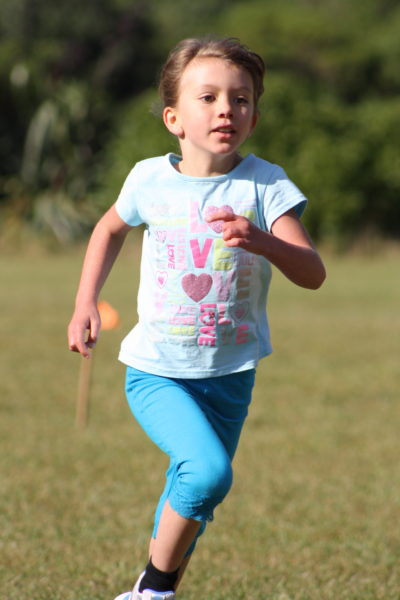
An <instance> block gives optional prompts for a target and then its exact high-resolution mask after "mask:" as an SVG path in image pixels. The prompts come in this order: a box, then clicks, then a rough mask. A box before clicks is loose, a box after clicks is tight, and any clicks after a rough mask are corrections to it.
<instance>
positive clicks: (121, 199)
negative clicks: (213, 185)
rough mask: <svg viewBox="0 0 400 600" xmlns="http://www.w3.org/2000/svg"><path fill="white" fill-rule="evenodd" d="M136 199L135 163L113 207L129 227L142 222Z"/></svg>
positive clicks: (136, 177)
mask: <svg viewBox="0 0 400 600" xmlns="http://www.w3.org/2000/svg"><path fill="white" fill-rule="evenodd" d="M138 200H139V185H138V167H137V165H136V166H135V167H134V168H133V169H132V171H131V172H130V173H129V175H128V177H127V178H126V179H125V182H124V184H123V186H122V189H121V191H120V193H119V196H118V198H117V201H116V203H115V208H116V211H117V213H118V215H119V216H120V217H121V219H122V220H123V221H125V223H127V224H128V225H130V226H131V227H134V226H135V225H140V224H141V223H143V220H142V218H141V216H140V214H139V207H138Z"/></svg>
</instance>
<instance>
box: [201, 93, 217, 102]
mask: <svg viewBox="0 0 400 600" xmlns="http://www.w3.org/2000/svg"><path fill="white" fill-rule="evenodd" d="M201 99H202V101H203V102H206V103H207V104H210V102H212V101H213V100H214V96H213V95H212V94H205V95H204V96H202V97H201Z"/></svg>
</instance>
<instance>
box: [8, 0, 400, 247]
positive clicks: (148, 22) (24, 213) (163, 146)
mask: <svg viewBox="0 0 400 600" xmlns="http://www.w3.org/2000/svg"><path fill="white" fill-rule="evenodd" d="M399 29H400V7H399V6H398V4H397V3H396V2H394V1H392V0H363V1H361V0H358V1H357V2H352V3H350V2H346V1H345V0H324V1H322V0H301V1H299V2H295V3H293V2H291V1H290V0H279V1H278V0H248V1H247V0H246V2H245V1H243V0H235V1H228V0H218V1H215V0H213V1H211V0H207V1H205V0H203V1H202V2H200V1H199V0H198V1H195V2H192V3H189V4H188V3H187V2H186V1H185V0H175V1H174V2H172V1H170V0H168V1H165V0H154V2H151V3H147V4H146V3H142V2H141V1H139V0H136V1H134V2H132V1H129V0H100V1H98V0H89V1H88V2H86V3H85V10H84V11H83V10H81V3H80V2H78V0H71V1H68V2H67V0H62V1H61V2H57V3H54V2H52V0H35V1H33V0H3V2H2V3H1V6H0V33H1V38H0V89H1V94H0V111H1V114H2V117H3V118H2V120H1V122H0V163H1V165H2V167H1V174H0V185H1V191H0V208H1V207H2V206H3V207H4V206H6V205H7V206H10V205H14V206H18V207H19V209H18V210H19V213H18V214H20V216H21V218H24V219H27V220H28V221H30V222H32V218H33V215H34V214H35V212H36V213H37V211H35V209H34V204H35V202H36V201H41V200H40V199H41V198H42V197H43V196H44V197H45V198H48V197H51V196H52V195H53V196H54V197H55V198H56V197H58V198H59V197H61V196H62V197H63V198H64V200H63V202H62V203H61V204H62V205H63V206H66V204H65V203H68V202H69V203H70V204H71V205H74V206H75V208H77V209H78V213H79V212H84V211H85V206H87V204H88V202H90V204H94V205H95V206H96V207H97V209H101V210H103V209H104V208H105V207H106V206H108V205H109V204H110V202H112V201H113V200H114V199H115V196H116V194H117V193H118V191H119V188H120V185H121V184H122V182H123V180H124V179H125V177H126V175H127V174H128V172H129V170H130V168H131V167H132V165H133V163H134V162H135V161H136V160H138V159H140V158H145V157H147V156H152V155H158V154H162V153H164V152H166V151H170V150H174V149H175V148H176V144H175V142H174V140H172V138H170V136H169V135H168V134H167V133H166V132H165V131H164V127H163V125H162V123H161V122H160V121H159V120H158V119H157V118H156V117H154V116H153V115H152V114H151V112H150V111H151V105H152V104H153V102H154V94H153V92H152V91H151V90H154V88H155V83H156V79H157V73H158V70H159V68H160V65H161V63H162V61H163V60H164V59H165V56H166V53H167V52H168V50H169V49H170V47H171V46H172V45H174V44H175V43H176V42H177V41H178V40H180V39H182V38H183V37H189V36H195V35H203V34H209V33H213V34H217V35H230V36H237V37H239V38H240V39H241V40H242V41H243V42H244V43H246V44H248V45H249V46H250V47H251V48H253V49H254V50H256V51H257V52H259V53H260V54H261V55H262V56H263V58H264V59H265V61H266V64H267V77H266V93H265V96H264V98H263V100H262V103H261V107H260V108H261V118H260V122H259V124H258V126H257V129H256V131H255V133H254V135H253V137H252V139H251V140H250V141H249V142H248V144H247V146H246V147H245V148H244V151H253V152H255V153H256V154H258V155H260V156H262V157H263V158H266V159H268V160H270V161H272V162H278V163H280V164H282V166H284V167H285V169H286V170H287V172H288V174H289V176H291V177H292V178H293V179H294V181H295V182H296V183H297V184H298V185H299V187H300V188H301V189H302V190H303V191H304V192H305V193H306V195H308V196H309V197H310V200H311V202H310V206H309V209H308V210H307V212H306V216H305V219H306V222H307V225H308V227H309V228H310V230H311V232H312V234H313V235H314V236H315V237H317V238H320V239H324V238H327V237H328V238H333V239H336V240H341V241H345V240H346V239H349V237H353V236H354V235H360V234H362V233H363V232H364V231H367V230H373V231H375V232H377V233H378V234H380V235H389V236H392V237H399V236H400V225H399V223H400V201H399V196H400V181H399V179H400V176H399V173H400V169H399V166H400V165H399V155H398V147H397V146H398V139H399V133H400V132H399V123H400V121H399V113H400V100H399V97H400V96H399V91H400V71H399V69H398V64H399V60H400V37H399V35H398V31H399ZM16 199H18V201H16ZM21 207H22V208H21ZM70 209H71V210H70ZM70 209H68V210H67V211H66V212H67V213H68V214H69V215H71V214H72V212H73V210H72V208H71V207H70ZM39 212H40V211H39ZM66 218H67V217H66ZM68 218H69V217H68ZM71 231H75V232H78V231H86V228H85V227H83V228H79V227H78V228H76V227H75V226H72V227H71ZM0 234H1V231H0ZM74 235H75V234H74Z"/></svg>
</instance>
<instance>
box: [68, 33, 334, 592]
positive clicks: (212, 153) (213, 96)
mask: <svg viewBox="0 0 400 600" xmlns="http://www.w3.org/2000/svg"><path fill="white" fill-rule="evenodd" d="M263 76H264V64H263V61H262V59H261V58H260V57H259V56H258V55H257V54H255V53H254V52H251V51H250V50H249V49H248V48H246V47H245V46H243V45H241V44H240V43H239V41H238V40H236V39H232V38H227V39H220V40H209V39H207V40H196V39H189V40H184V41H183V42H181V43H180V44H178V46H177V47H176V48H175V49H174V50H173V51H172V52H171V54H170V56H169V58H168V60H167V62H166V64H165V66H164V68H163V71H162V74H161V83H160V93H161V98H162V100H163V104H164V109H163V119H164V123H165V125H166V127H167V128H168V130H169V131H170V132H171V133H172V134H173V135H174V136H176V138H177V139H178V141H179V145H180V153H181V155H180V156H178V155H175V154H168V155H167V156H161V157H156V158H150V159H148V160H144V161H142V162H139V163H138V164H136V166H135V167H134V168H133V170H132V171H131V173H130V174H129V176H128V178H127V179H126V181H125V183H124V186H123V188H122V191H121V193H120V195H119V197H118V199H117V201H116V203H115V204H114V206H112V207H111V208H110V209H109V210H108V212H107V213H106V214H105V215H104V216H103V217H102V218H101V219H100V221H99V223H98V224H97V226H96V227H95V229H94V231H93V234H92V237H91V239H90V242H89V246H88V249H87V254H86V258H85V261H84V266H83V271H82V277H81V282H80V285H79V290H78V294H77V298H76V309H75V312H74V315H73V317H72V320H71V323H70V325H69V331H68V333H69V348H70V349H71V350H73V351H75V352H80V353H81V354H82V355H83V356H84V357H86V358H88V357H89V353H90V348H91V347H93V345H94V344H95V343H96V340H97V335H98V331H99V328H100V318H99V314H98V310H97V298H98V295H99V292H100V289H101V287H102V285H103V283H104V281H105V279H106V277H107V275H108V273H109V271H110V269H111V267H112V265H113V263H114V260H115V258H116V257H117V255H118V252H119V250H120V248H121V246H122V244H123V241H124V239H125V236H126V234H127V233H128V231H129V230H130V229H131V228H132V227H134V226H136V225H140V224H141V223H144V224H145V226H146V229H145V233H144V241H143V252H142V264H141V282H140V288H139V296H138V313H139V322H138V324H137V325H136V326H135V327H134V328H133V330H132V331H131V332H130V333H129V334H128V336H127V337H126V338H125V339H124V340H123V342H122V346H121V352H120V360H121V361H122V362H123V363H125V364H126V365H127V374H126V394H127V399H128V402H129V405H130V408H131V410H132V412H133V414H134V416H135V417H136V419H137V420H138V422H139V423H140V425H141V426H142V427H143V429H144V430H145V431H146V433H147V434H148V435H149V437H150V438H151V439H152V440H153V441H154V442H155V443H156V444H157V445H158V446H159V447H160V448H161V450H162V451H163V452H166V453H167V454H168V455H169V457H170V465H169V469H168V471H167V481H166V486H165V489H164V491H163V493H162V495H161V498H160V501H159V504H158V507H157V510H156V513H155V523H154V530H153V534H152V537H151V542H150V550H149V558H150V559H149V562H148V564H147V566H146V567H145V569H144V571H143V573H142V574H141V575H140V577H139V579H138V581H137V582H136V584H135V587H134V589H133V592H132V593H130V592H127V593H125V594H122V595H120V596H118V599H119V600H138V599H143V600H172V599H174V598H175V592H176V589H177V585H178V582H179V580H180V578H181V576H182V574H183V571H184V569H185V567H186V565H187V562H188V560H189V558H190V555H191V553H192V552H193V549H194V546H195V543H196V540H197V538H198V536H199V535H200V534H201V533H202V532H203V530H204V528H205V526H206V523H207V521H211V520H212V519H213V511H214V508H215V507H216V506H217V504H219V503H220V502H222V500H223V499H224V497H225V496H226V494H227V492H228V491H229V488H230V486H231V483H232V468H231V462H232V458H233V456H234V453H235V450H236V447H237V443H238V440H239V436H240V432H241V429H242V425H243V422H244V420H245V418H246V415H247V410H248V405H249V403H250V398H251V391H252V387H253V384H254V377H255V367H256V365H257V363H258V361H259V360H260V359H261V358H262V357H264V356H266V355H268V354H269V353H270V352H271V345H270V340H269V330H268V322H267V318H266V312H265V306H266V298H267V292H268V287H269V283H270V278H271V264H273V265H275V266H276V267H277V268H278V269H280V270H281V271H282V272H283V273H284V274H285V275H286V277H288V278H289V279H290V280H291V281H293V282H294V283H296V284H297V285H300V286H303V287H305V288H311V289H316V288H318V287H319V286H320V285H321V284H322V282H323V280H324V278H325V269H324V266H323V264H322V261H321V259H320V257H319V255H318V253H317V251H316V250H315V248H314V246H313V244H312V242H311V240H310V238H309V236H308V235H307V233H306V231H305V229H304V227H303V226H302V224H301V223H300V220H299V216H300V214H301V213H302V211H303V209H304V207H305V204H306V199H305V197H304V196H303V195H302V193H301V192H300V191H299V190H298V188H297V187H296V186H295V185H294V184H293V183H292V182H291V181H290V180H289V179H288V177H287V176H286V174H285V172H284V171H283V170H282V169H281V168H280V167H279V166H277V165H274V164H271V163H269V162H267V161H264V160H262V159H260V158H257V157H256V156H254V155H251V154H250V155H248V156H245V157H242V156H241V155H240V154H239V153H238V150H239V147H240V145H241V144H242V142H244V141H245V140H246V139H247V138H248V137H249V136H250V135H251V133H252V131H253V129H254V127H255V125H256V123H257V119H258V112H257V102H258V100H259V97H260V95H261V94H262V92H263ZM87 330H88V336H87V339H86V331H87Z"/></svg>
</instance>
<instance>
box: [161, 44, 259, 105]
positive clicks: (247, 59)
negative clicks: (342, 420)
mask: <svg viewBox="0 0 400 600" xmlns="http://www.w3.org/2000/svg"><path fill="white" fill-rule="evenodd" d="M197 57H201V58H205V57H207V58H208V57H210V58H222V59H223V60H226V61H228V62H231V63H232V64H234V65H237V66H239V67H242V68H244V69H246V70H247V71H248V72H249V73H250V75H251V78H252V80H253V85H254V105H255V107H257V102H258V100H259V98H260V96H261V94H262V93H263V91H264V85H263V78H264V73H265V65H264V61H263V59H262V58H261V56H259V55H258V54H256V53H255V52H252V51H251V50H249V48H247V47H246V46H244V45H243V44H241V43H240V41H239V40H238V39H237V38H231V37H230V38H221V39H219V38H215V39H214V38H199V39H197V38H188V39H186V40H182V41H181V42H179V44H177V45H176V46H175V48H173V49H172V50H171V52H170V54H169V56H168V58H167V61H166V62H165V64H164V66H163V68H162V70H161V76H160V84H159V88H158V89H159V93H160V96H161V100H162V104H163V108H165V107H166V106H171V107H175V106H176V104H177V102H178V90H179V82H180V80H181V77H182V73H183V71H184V70H185V68H186V67H187V65H188V64H189V63H190V61H192V60H193V59H194V58H197Z"/></svg>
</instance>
